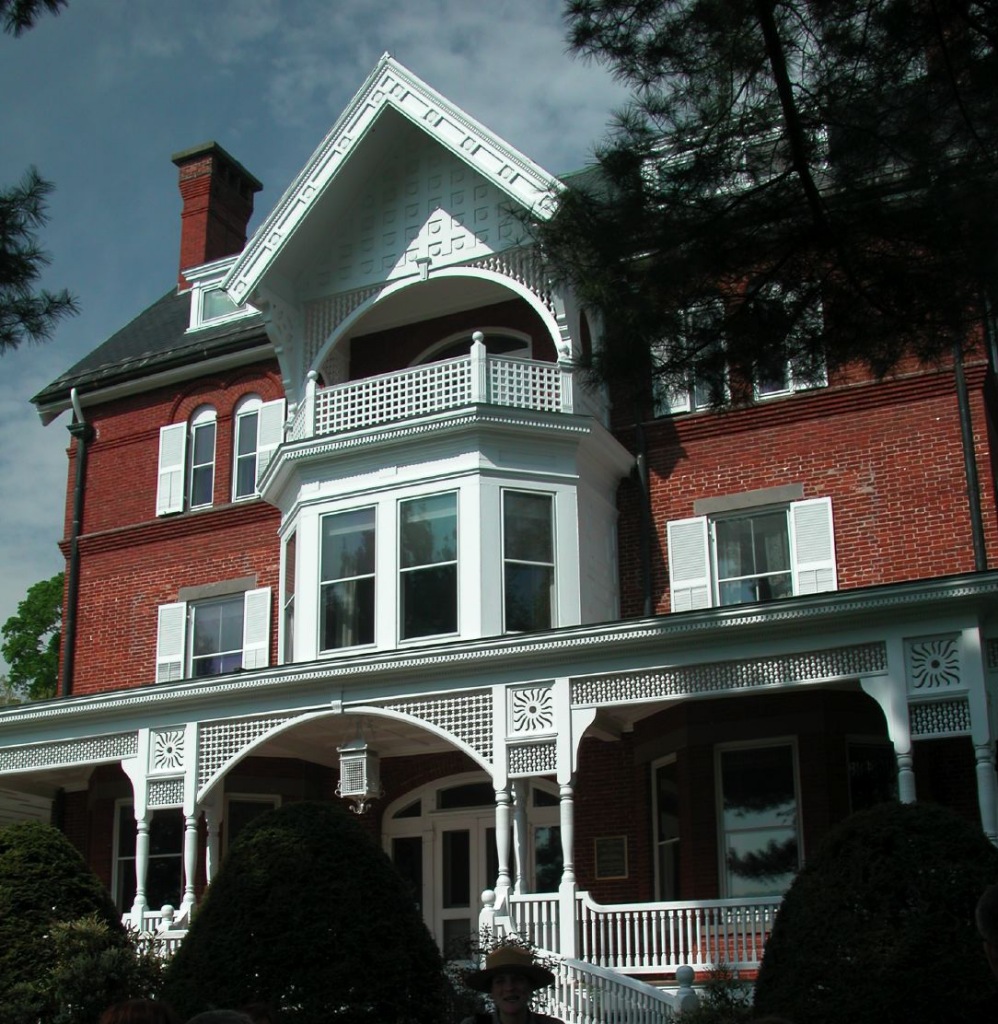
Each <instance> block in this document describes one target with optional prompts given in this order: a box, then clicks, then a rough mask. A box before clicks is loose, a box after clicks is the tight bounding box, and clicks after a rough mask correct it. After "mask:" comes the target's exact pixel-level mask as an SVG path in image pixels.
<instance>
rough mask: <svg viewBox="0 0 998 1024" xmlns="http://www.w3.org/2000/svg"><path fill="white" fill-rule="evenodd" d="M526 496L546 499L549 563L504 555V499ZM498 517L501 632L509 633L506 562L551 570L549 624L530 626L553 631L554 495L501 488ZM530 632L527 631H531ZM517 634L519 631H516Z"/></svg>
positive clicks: (555, 606)
mask: <svg viewBox="0 0 998 1024" xmlns="http://www.w3.org/2000/svg"><path fill="white" fill-rule="evenodd" d="M511 494H513V495H528V496H530V497H540V498H547V499H548V531H549V539H550V544H551V561H550V562H534V561H527V560H525V559H515V558H511V557H509V556H508V555H507V553H506V498H507V496H508V495H511ZM499 516H500V524H501V530H500V533H501V544H502V552H501V571H502V623H503V632H504V633H507V632H510V631H511V629H510V626H509V624H508V622H507V594H506V565H507V562H508V563H511V564H515V565H523V566H527V567H530V566H540V567H543V568H548V569H550V570H551V592H550V595H549V600H550V620H551V621H550V623H549V624H548V625H547V626H532V627H531V630H533V629H553V628H554V627H555V626H556V625H557V624H558V565H557V553H558V537H557V533H556V528H555V524H556V522H557V511H556V495H555V493H554V492H553V491H538V490H530V489H528V488H524V487H503V488H502V489H501V492H500V496H499ZM531 630H528V632H529V631H531ZM518 632H519V631H518Z"/></svg>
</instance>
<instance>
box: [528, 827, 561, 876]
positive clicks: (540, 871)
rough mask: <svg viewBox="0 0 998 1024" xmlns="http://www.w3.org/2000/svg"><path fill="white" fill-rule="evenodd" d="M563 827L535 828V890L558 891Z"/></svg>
mask: <svg viewBox="0 0 998 1024" xmlns="http://www.w3.org/2000/svg"><path fill="white" fill-rule="evenodd" d="M561 871H562V856H561V827H560V826H559V825H539V826H538V827H537V828H536V829H534V892H557V891H558V886H559V885H560V884H561Z"/></svg>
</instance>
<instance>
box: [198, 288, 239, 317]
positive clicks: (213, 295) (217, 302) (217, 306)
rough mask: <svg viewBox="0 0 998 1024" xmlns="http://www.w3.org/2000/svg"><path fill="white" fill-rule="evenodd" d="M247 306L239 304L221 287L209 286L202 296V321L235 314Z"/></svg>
mask: <svg viewBox="0 0 998 1024" xmlns="http://www.w3.org/2000/svg"><path fill="white" fill-rule="evenodd" d="M245 308H246V307H245V306H237V305H236V304H235V303H234V302H233V301H232V299H230V298H229V296H228V294H227V293H226V292H223V291H222V289H221V288H207V289H206V290H205V291H204V293H203V294H202V296H201V323H207V321H209V320H220V319H221V318H222V317H226V316H233V315H234V314H235V313H238V312H240V310H244V309H245Z"/></svg>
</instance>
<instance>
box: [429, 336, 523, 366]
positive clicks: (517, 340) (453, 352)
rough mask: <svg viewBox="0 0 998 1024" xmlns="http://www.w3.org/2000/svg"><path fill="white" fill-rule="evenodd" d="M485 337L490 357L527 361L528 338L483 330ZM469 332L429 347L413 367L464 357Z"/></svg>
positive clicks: (442, 340) (468, 343)
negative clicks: (509, 357) (507, 357)
mask: <svg viewBox="0 0 998 1024" xmlns="http://www.w3.org/2000/svg"><path fill="white" fill-rule="evenodd" d="M482 333H483V334H484V335H485V351H486V352H488V353H489V355H492V356H516V357H518V358H521V359H529V358H530V353H531V343H530V338H529V337H528V336H527V335H525V334H519V333H517V332H514V331H503V330H495V331H489V330H483V331H482ZM471 336H472V332H471V331H462V332H461V333H460V334H452V335H450V336H449V337H447V338H443V339H441V340H440V341H438V342H435V343H434V344H433V345H431V346H430V347H429V348H428V349H427V350H426V351H425V352H423V354H422V355H421V356H419V358H418V359H416V360H415V361H414V364H413V365H415V366H421V365H422V364H423V363H439V362H440V361H441V360H444V359H454V358H456V357H457V356H466V355H467V354H468V353H469V352H470V351H471Z"/></svg>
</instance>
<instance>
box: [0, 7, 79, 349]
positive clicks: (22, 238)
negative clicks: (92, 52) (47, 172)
mask: <svg viewBox="0 0 998 1024" xmlns="http://www.w3.org/2000/svg"><path fill="white" fill-rule="evenodd" d="M66 3H67V0H0V23H2V25H3V30H4V32H6V33H7V34H8V35H13V36H19V35H21V34H22V33H23V32H25V31H27V30H28V29H30V28H33V27H34V24H35V22H36V21H37V20H38V18H39V16H40V15H41V14H42V13H43V11H48V12H49V13H51V14H58V13H59V11H60V10H61V9H62V8H63V7H65V6H66ZM52 189H53V185H52V183H51V182H48V181H45V180H44V179H43V178H41V177H39V174H38V171H37V170H35V168H34V167H30V168H28V171H27V173H26V174H25V175H24V177H23V179H22V180H21V181H20V182H19V183H18V184H17V185H13V186H10V187H8V188H3V189H0V355H2V354H3V353H4V352H7V351H10V350H12V349H15V348H17V347H18V346H19V345H20V344H21V343H22V342H23V341H44V340H45V339H47V338H48V337H49V336H50V335H51V334H52V331H53V330H54V329H55V326H56V324H57V323H58V322H59V321H60V320H61V319H62V318H63V317H66V316H69V315H71V314H73V313H76V312H77V303H76V299H74V298H73V296H71V295H70V294H69V292H68V291H66V290H65V289H63V290H62V291H60V292H51V291H49V290H48V289H46V288H38V287H37V285H38V279H39V277H40V276H41V273H42V270H43V269H44V268H45V267H46V266H48V264H49V263H50V262H51V260H50V257H49V255H48V253H46V252H45V251H44V250H42V249H41V248H39V246H38V238H37V234H36V232H37V230H38V229H39V228H41V227H44V226H45V222H46V220H47V216H46V200H47V198H48V196H49V195H50V193H51V192H52Z"/></svg>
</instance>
